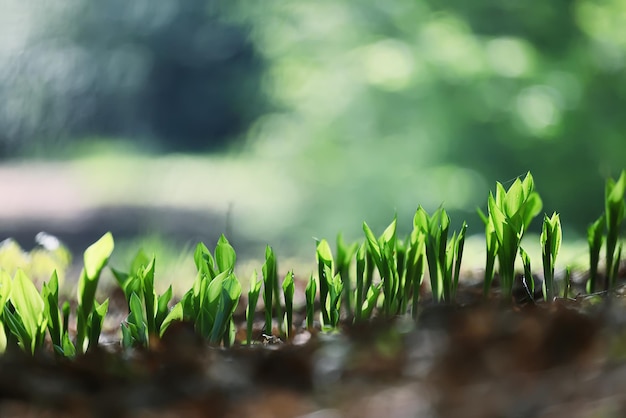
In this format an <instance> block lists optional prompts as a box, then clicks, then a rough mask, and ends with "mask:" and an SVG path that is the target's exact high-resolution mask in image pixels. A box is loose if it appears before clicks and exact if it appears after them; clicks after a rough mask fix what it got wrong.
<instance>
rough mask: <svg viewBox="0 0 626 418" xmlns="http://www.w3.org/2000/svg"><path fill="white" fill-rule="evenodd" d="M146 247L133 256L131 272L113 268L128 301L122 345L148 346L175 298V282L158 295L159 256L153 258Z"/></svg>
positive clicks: (123, 325) (123, 324)
mask: <svg viewBox="0 0 626 418" xmlns="http://www.w3.org/2000/svg"><path fill="white" fill-rule="evenodd" d="M147 260H149V259H148V258H147V256H146V255H145V253H144V252H143V251H141V250H140V251H139V253H138V254H137V255H136V256H135V258H134V259H133V262H132V263H131V272H132V271H133V269H135V268H136V270H135V273H134V274H126V273H121V272H119V271H116V270H113V269H112V270H113V274H114V276H115V277H116V279H117V281H118V283H119V285H120V287H121V288H122V291H123V292H124V295H125V297H126V301H127V303H128V310H129V315H128V318H127V320H126V322H124V323H122V325H121V326H122V337H123V338H122V345H123V346H124V347H130V346H135V345H139V346H143V347H147V346H148V343H149V341H150V337H152V336H156V335H157V334H158V333H159V330H160V329H161V326H162V324H163V321H164V320H165V318H166V317H167V315H168V313H169V308H168V304H169V302H170V300H171V298H172V286H171V285H170V286H169V288H168V289H167V290H166V291H165V293H164V294H162V295H160V296H159V295H157V294H156V292H155V289H154V270H155V266H156V259H155V258H154V257H153V258H152V259H151V260H150V261H147ZM146 261H147V264H146Z"/></svg>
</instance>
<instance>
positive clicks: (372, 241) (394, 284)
mask: <svg viewBox="0 0 626 418" xmlns="http://www.w3.org/2000/svg"><path fill="white" fill-rule="evenodd" d="M396 224H397V219H396V218H395V217H394V219H393V221H392V222H391V224H389V226H388V227H387V228H386V229H385V231H384V232H383V233H382V235H381V236H380V237H379V238H378V239H376V237H375V236H374V233H373V232H372V230H371V229H370V228H369V226H368V225H367V223H365V222H363V231H364V232H365V239H366V242H367V245H368V249H369V253H370V254H371V256H372V259H373V261H374V263H375V264H376V267H377V269H378V273H379V274H380V278H381V281H382V289H383V295H384V299H383V314H384V315H385V316H391V315H395V314H397V313H398V312H399V310H400V308H401V305H400V298H399V297H398V293H399V289H400V277H399V276H398V268H397V265H398V264H397V259H396V256H397V253H396V251H395V250H396V239H397V237H396ZM370 289H371V286H370Z"/></svg>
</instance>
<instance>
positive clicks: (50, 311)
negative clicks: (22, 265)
mask: <svg viewBox="0 0 626 418" xmlns="http://www.w3.org/2000/svg"><path fill="white" fill-rule="evenodd" d="M41 296H42V299H43V301H44V310H45V313H46V315H47V317H48V333H49V334H50V339H51V340H52V346H53V347H54V351H55V352H56V353H57V354H59V355H62V356H65V357H73V356H74V355H75V354H76V349H75V347H74V344H72V342H71V340H70V337H69V335H68V332H67V330H68V322H69V311H70V305H69V303H68V302H65V304H64V305H63V311H62V310H61V309H60V308H59V278H58V276H57V273H56V271H54V272H53V273H52V277H51V278H50V281H49V282H48V283H44V284H43V286H42V289H41Z"/></svg>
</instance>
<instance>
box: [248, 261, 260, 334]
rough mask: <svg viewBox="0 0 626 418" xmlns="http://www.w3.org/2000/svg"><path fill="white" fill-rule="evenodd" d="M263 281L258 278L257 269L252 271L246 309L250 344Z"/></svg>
mask: <svg viewBox="0 0 626 418" xmlns="http://www.w3.org/2000/svg"><path fill="white" fill-rule="evenodd" d="M262 284H263V282H262V281H259V280H258V274H257V272H256V270H254V271H253V272H252V275H251V276H250V289H249V290H248V307H247V309H246V341H247V343H248V344H252V327H253V325H254V314H255V312H256V305H257V302H258V300H259V294H260V293H261V285H262Z"/></svg>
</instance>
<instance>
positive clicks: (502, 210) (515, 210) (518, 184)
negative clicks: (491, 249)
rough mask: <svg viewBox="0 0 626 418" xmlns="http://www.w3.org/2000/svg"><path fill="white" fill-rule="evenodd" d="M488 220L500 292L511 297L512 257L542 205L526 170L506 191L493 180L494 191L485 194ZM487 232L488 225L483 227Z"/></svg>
mask: <svg viewBox="0 0 626 418" xmlns="http://www.w3.org/2000/svg"><path fill="white" fill-rule="evenodd" d="M488 206H489V222H490V223H491V224H492V226H493V230H494V231H495V235H496V238H497V240H498V254H497V255H498V264H499V268H500V280H501V287H502V295H503V297H504V298H505V299H506V300H510V299H511V295H512V291H513V282H514V280H515V259H516V258H517V253H518V251H519V247H520V243H521V241H522V237H523V235H524V232H525V231H526V230H527V229H528V226H529V225H530V222H531V221H532V219H533V218H534V217H535V216H537V214H538V213H539V211H540V210H541V207H542V202H541V198H540V197H539V195H538V194H537V193H536V192H535V191H534V181H533V177H532V175H531V174H530V173H528V174H526V177H525V178H524V180H523V181H520V179H519V178H518V179H516V180H515V182H514V183H513V184H512V185H511V187H510V188H509V190H505V189H504V186H502V184H500V183H496V194H495V196H494V195H493V194H492V193H489V201H488ZM487 228H488V230H487V231H489V230H490V228H491V227H489V226H488V227H487Z"/></svg>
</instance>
